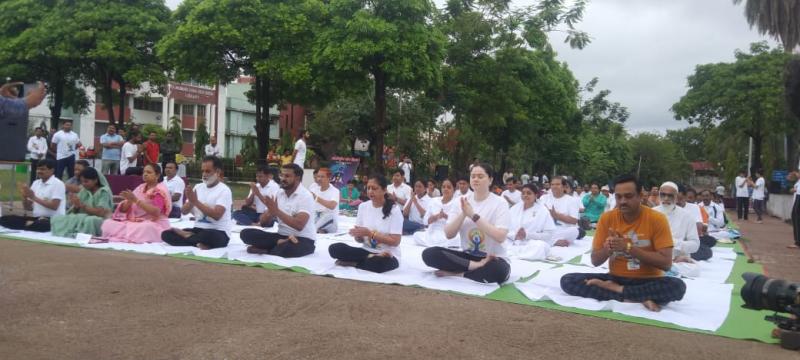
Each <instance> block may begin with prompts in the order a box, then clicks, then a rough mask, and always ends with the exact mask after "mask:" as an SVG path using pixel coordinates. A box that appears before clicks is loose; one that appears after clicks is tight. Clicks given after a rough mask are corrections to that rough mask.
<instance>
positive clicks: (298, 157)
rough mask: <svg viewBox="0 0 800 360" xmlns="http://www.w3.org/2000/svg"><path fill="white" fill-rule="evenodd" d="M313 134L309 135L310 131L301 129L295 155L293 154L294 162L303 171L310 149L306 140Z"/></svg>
mask: <svg viewBox="0 0 800 360" xmlns="http://www.w3.org/2000/svg"><path fill="white" fill-rule="evenodd" d="M310 135H311V134H309V133H308V130H305V129H300V138H299V139H297V141H296V142H295V143H294V153H292V162H293V163H295V164H297V166H299V167H300V168H301V169H302V168H304V166H305V164H306V152H307V151H308V147H307V146H306V140H308V137H309V136H310Z"/></svg>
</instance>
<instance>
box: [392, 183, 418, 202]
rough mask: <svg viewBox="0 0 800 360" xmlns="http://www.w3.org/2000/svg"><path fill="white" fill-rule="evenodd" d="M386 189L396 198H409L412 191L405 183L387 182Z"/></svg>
mask: <svg viewBox="0 0 800 360" xmlns="http://www.w3.org/2000/svg"><path fill="white" fill-rule="evenodd" d="M386 191H387V192H388V193H390V194H394V196H396V197H397V198H398V199H403V200H408V199H411V194H412V193H413V192H414V190H412V189H411V186H408V184H406V183H400V186H394V184H389V186H387V187H386Z"/></svg>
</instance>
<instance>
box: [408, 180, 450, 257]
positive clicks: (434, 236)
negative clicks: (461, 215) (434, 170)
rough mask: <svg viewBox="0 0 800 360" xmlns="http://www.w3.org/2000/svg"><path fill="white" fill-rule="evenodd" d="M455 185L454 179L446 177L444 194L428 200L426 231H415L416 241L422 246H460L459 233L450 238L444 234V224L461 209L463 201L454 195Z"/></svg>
mask: <svg viewBox="0 0 800 360" xmlns="http://www.w3.org/2000/svg"><path fill="white" fill-rule="evenodd" d="M454 193H455V185H454V183H453V180H450V179H444V180H443V181H442V196H441V197H437V198H433V199H431V200H430V201H429V202H428V209H427V211H425V223H426V224H428V229H427V230H426V231H417V232H415V233H414V242H416V243H417V245H420V246H425V247H428V246H444V247H458V244H459V243H460V241H459V238H458V235H456V237H455V238H453V239H450V240H448V239H447V236H445V234H444V226H445V225H446V224H447V219H449V218H450V217H451V216H456V215H457V214H458V212H459V211H460V206H461V202H460V201H459V200H458V198H456V197H455V196H453V195H454Z"/></svg>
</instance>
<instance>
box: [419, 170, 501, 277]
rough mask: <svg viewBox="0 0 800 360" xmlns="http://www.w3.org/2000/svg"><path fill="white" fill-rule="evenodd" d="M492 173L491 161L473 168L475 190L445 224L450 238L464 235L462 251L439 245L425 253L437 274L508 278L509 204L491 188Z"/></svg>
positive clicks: (424, 259) (472, 178)
mask: <svg viewBox="0 0 800 360" xmlns="http://www.w3.org/2000/svg"><path fill="white" fill-rule="evenodd" d="M492 173H493V172H492V167H491V165H489V164H484V163H480V164H476V165H475V166H473V167H472V170H471V171H470V184H471V185H472V190H473V191H474V192H473V193H472V194H471V195H469V196H464V197H462V198H461V199H460V200H459V201H460V203H461V204H460V205H461V209H460V211H459V212H458V214H456V215H455V216H452V217H450V220H449V221H448V223H447V225H445V228H444V230H445V234H446V235H447V237H448V238H454V237H455V236H456V234H459V235H460V236H461V248H462V249H463V251H457V250H452V249H446V248H443V247H439V246H437V247H431V248H427V249H425V251H423V252H422V260H423V261H424V262H425V264H426V265H428V266H430V267H432V268H436V269H438V271H436V275H437V276H463V277H465V278H468V279H471V280H474V281H478V282H484V283H494V282H496V283H502V282H504V281H506V280H508V274H509V272H510V270H511V266H510V265H509V262H508V260H507V259H506V258H505V257H506V250H505V247H504V246H503V242H504V241H505V240H506V236H507V235H508V218H509V216H508V203H507V202H506V201H505V200H503V198H501V197H499V196H497V195H495V194H492V193H491V192H490V191H489V186H490V185H491V184H492V175H491V174H492Z"/></svg>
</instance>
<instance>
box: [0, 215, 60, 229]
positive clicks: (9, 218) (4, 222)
mask: <svg viewBox="0 0 800 360" xmlns="http://www.w3.org/2000/svg"><path fill="white" fill-rule="evenodd" d="M28 221H33V222H32V223H31V224H30V225H28V224H26V223H27V222H28ZM0 225H1V226H3V227H5V228H9V229H14V230H27V231H36V232H48V231H50V218H46V217H39V218H35V217H31V216H19V215H6V216H3V217H0Z"/></svg>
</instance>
